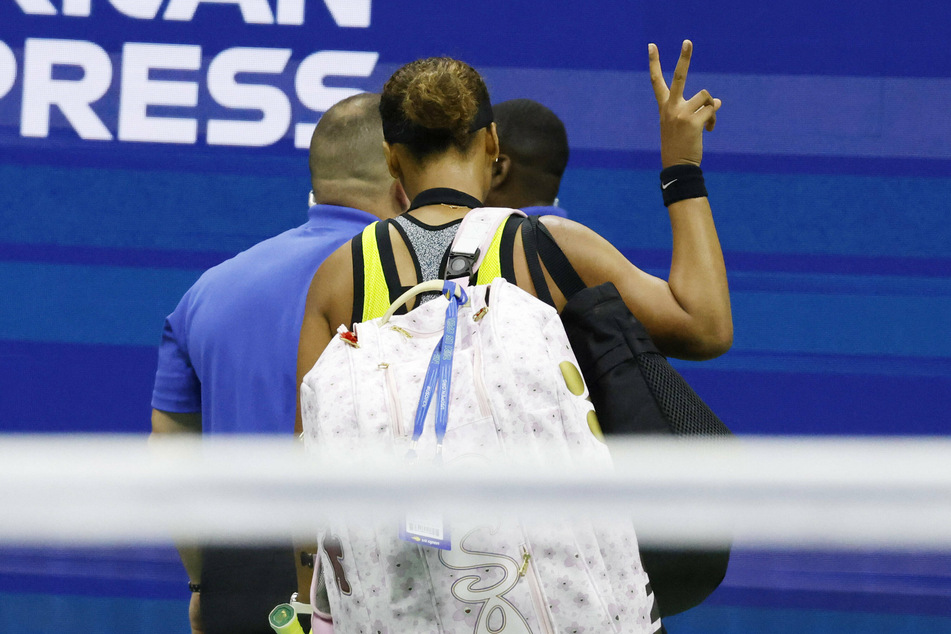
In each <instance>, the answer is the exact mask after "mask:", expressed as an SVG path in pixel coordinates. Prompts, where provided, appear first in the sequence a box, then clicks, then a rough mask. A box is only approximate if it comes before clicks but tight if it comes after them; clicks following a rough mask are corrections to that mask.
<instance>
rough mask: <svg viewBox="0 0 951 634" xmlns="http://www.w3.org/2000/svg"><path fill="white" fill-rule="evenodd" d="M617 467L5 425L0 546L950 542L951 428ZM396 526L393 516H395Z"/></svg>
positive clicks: (642, 457) (686, 451)
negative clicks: (563, 529) (332, 531)
mask: <svg viewBox="0 0 951 634" xmlns="http://www.w3.org/2000/svg"><path fill="white" fill-rule="evenodd" d="M611 447H612V454H613V455H614V459H615V469H614V471H613V472H611V473H596V472H585V471H571V472H568V471H566V470H565V469H564V467H563V466H562V465H559V464H557V463H553V464H551V465H550V468H545V469H537V468H533V469H527V468H524V467H520V466H519V464H518V462H517V460H516V461H515V463H514V464H506V465H492V466H481V467H479V468H474V467H473V468H467V469H438V468H435V467H433V466H430V465H415V466H414V467H412V468H410V467H408V466H407V464H406V463H405V462H402V461H395V462H391V461H386V460H373V461H365V462H362V463H354V462H352V461H345V460H343V459H342V457H327V458H321V459H320V460H318V459H317V458H316V457H314V456H310V455H307V454H306V453H304V451H303V450H302V448H301V447H300V446H299V445H297V444H296V443H294V442H292V441H290V440H284V439H273V438H235V439H230V440H223V439H218V440H214V441H210V440H205V441H185V440H173V441H164V440H163V441H162V442H161V443H156V442H152V443H147V442H146V441H145V439H144V438H142V437H133V436H126V437H61V436H20V437H18V436H7V437H0V542H7V543H18V544H32V543H65V544H97V543H98V544H116V543H147V542H167V541H169V540H170V539H177V540H195V541H216V542H246V541H274V540H283V539H286V538H287V536H288V535H293V536H295V537H309V536H311V535H313V533H314V527H315V526H316V525H318V523H320V522H325V521H327V520H328V519H332V518H341V517H346V518H348V520H350V519H352V520H353V521H367V520H371V519H372V520H374V521H377V520H381V519H386V518H388V517H389V516H391V515H392V516H393V517H397V516H398V515H399V514H400V513H401V512H402V511H403V510H405V509H406V508H407V507H413V508H421V507H422V508H428V509H439V511H441V512H442V513H443V514H444V515H446V516H449V517H454V516H465V515H470V516H472V515H476V516H479V517H482V516H484V515H487V514H492V513H497V514H500V515H505V514H512V513H517V514H519V517H523V518H524V517H530V518H534V519H535V520H538V521H550V520H554V519H564V518H575V517H585V518H589V517H591V518H597V517H610V518H615V519H616V518H618V517H625V516H627V517H632V518H637V519H636V524H637V527H638V534H639V536H640V538H641V539H642V540H644V541H651V542H654V543H669V544H683V543H694V544H701V543H704V542H716V541H717V539H718V536H722V535H723V534H725V533H728V534H731V535H733V536H734V537H735V538H736V539H737V541H741V542H743V543H745V544H753V545H763V546H785V547H817V546H818V547H822V546H828V547H835V548H849V547H856V548H864V547H888V548H921V547H928V548H933V549H934V548H937V549H949V547H951V440H949V439H945V438H926V439H920V438H919V439H875V438H854V439H845V438H834V439H778V438H772V439H767V438H743V439H742V440H739V441H737V442H732V443H731V442H723V441H718V442H717V441H715V442H712V443H711V442H684V441H660V440H647V439H637V440H633V441H626V442H621V441H612V443H611ZM387 521H388V519H387Z"/></svg>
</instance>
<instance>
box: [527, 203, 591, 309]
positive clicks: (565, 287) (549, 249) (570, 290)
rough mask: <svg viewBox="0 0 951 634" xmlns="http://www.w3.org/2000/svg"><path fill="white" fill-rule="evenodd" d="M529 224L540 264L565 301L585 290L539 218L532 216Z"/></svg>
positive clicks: (582, 281)
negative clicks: (533, 234) (535, 240)
mask: <svg viewBox="0 0 951 634" xmlns="http://www.w3.org/2000/svg"><path fill="white" fill-rule="evenodd" d="M530 222H532V228H533V229H534V231H535V235H536V237H537V240H538V254H539V255H540V256H541V260H542V263H544V265H545V268H546V269H548V274H549V275H551V278H552V280H553V281H554V282H555V285H556V286H557V287H558V290H560V291H561V294H562V295H564V296H565V299H571V298H572V297H574V295H575V293H577V292H579V291H582V290H584V289H585V288H587V285H586V284H585V283H584V280H582V279H581V276H580V275H578V272H577V271H575V267H573V266H572V265H571V262H569V261H568V256H566V255H565V252H564V251H562V250H561V247H559V246H558V243H557V242H555V237H554V236H553V235H551V231H549V230H548V227H546V226H545V225H544V224H542V222H541V221H540V220H539V217H538V216H532V217H531V219H530Z"/></svg>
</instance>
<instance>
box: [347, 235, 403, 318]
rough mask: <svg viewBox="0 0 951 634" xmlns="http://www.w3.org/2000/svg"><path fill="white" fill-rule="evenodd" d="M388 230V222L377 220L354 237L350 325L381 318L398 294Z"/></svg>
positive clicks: (397, 275) (400, 290) (396, 274)
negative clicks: (357, 247)
mask: <svg viewBox="0 0 951 634" xmlns="http://www.w3.org/2000/svg"><path fill="white" fill-rule="evenodd" d="M389 228H390V223H389V221H377V222H374V223H373V224H371V225H369V226H368V227H367V228H366V229H364V230H363V232H362V233H361V234H359V235H358V236H357V237H355V238H354V242H353V244H354V246H356V245H357V241H358V240H359V243H360V248H359V250H358V249H354V257H353V282H354V289H353V316H352V319H353V321H354V323H357V322H361V321H365V320H367V319H372V318H373V317H378V316H380V315H382V314H383V313H384V312H386V309H387V308H389V307H390V304H391V303H392V300H393V299H394V298H395V297H399V295H400V293H401V292H402V289H401V288H400V285H399V274H398V273H397V270H396V261H395V259H394V257H393V245H392V243H391V242H390V232H389ZM361 282H362V283H361Z"/></svg>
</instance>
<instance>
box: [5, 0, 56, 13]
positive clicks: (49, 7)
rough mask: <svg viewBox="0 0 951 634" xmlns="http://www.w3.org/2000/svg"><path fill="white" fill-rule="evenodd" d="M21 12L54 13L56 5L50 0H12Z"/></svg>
mask: <svg viewBox="0 0 951 634" xmlns="http://www.w3.org/2000/svg"><path fill="white" fill-rule="evenodd" d="M13 1H14V2H16V3H17V4H18V5H19V6H20V8H21V9H23V13H26V14H28V15H56V7H54V6H53V3H52V2H50V0H13Z"/></svg>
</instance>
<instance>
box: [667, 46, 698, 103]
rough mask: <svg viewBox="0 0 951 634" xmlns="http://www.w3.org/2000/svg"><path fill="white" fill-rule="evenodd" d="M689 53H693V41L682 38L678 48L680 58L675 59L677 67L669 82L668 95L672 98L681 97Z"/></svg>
mask: <svg viewBox="0 0 951 634" xmlns="http://www.w3.org/2000/svg"><path fill="white" fill-rule="evenodd" d="M691 53H693V42H691V41H690V40H684V44H683V46H682V47H681V49H680V59H679V60H677V67H676V68H675V69H674V78H673V79H672V80H671V82H670V97H671V98H672V99H683V96H684V86H685V85H686V84H687V69H688V68H689V67H690V54H691Z"/></svg>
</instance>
